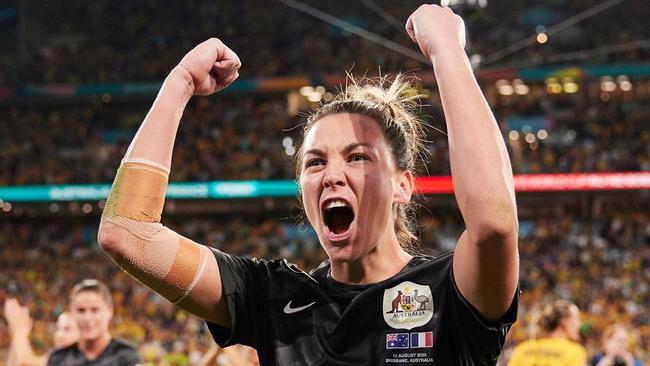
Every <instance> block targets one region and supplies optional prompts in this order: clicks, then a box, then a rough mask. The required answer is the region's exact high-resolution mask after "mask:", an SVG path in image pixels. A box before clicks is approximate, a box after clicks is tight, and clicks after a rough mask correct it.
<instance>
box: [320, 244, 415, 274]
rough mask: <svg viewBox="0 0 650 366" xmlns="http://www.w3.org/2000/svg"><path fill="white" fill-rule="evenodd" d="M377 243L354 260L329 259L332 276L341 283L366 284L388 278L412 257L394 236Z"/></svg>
mask: <svg viewBox="0 0 650 366" xmlns="http://www.w3.org/2000/svg"><path fill="white" fill-rule="evenodd" d="M391 239H393V240H388V241H385V242H383V243H381V242H380V244H377V245H376V246H375V247H374V248H373V249H372V250H371V251H370V252H369V253H366V254H365V255H363V256H362V257H361V258H359V259H357V260H354V261H334V260H332V261H331V266H332V273H331V275H332V278H333V279H334V280H336V281H338V282H341V283H348V284H358V285H361V284H368V283H375V282H380V281H383V280H385V279H388V278H390V277H392V276H394V275H396V274H397V273H399V271H401V270H402V268H404V266H405V265H406V264H407V263H408V262H409V261H410V260H411V258H413V256H411V255H410V254H408V253H407V252H406V251H405V250H404V249H403V248H402V247H401V246H400V245H399V242H398V241H397V237H395V236H394V233H393V238H391Z"/></svg>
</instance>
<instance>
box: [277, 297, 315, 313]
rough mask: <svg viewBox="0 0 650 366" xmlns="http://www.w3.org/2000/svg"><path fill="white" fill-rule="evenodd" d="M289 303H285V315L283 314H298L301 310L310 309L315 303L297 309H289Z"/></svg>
mask: <svg viewBox="0 0 650 366" xmlns="http://www.w3.org/2000/svg"><path fill="white" fill-rule="evenodd" d="M291 301H293V300H291ZM291 301H289V302H288V303H287V305H286V306H285V307H284V313H285V314H293V313H297V312H299V311H302V310H305V309H307V308H308V307H310V306H312V305H314V304H315V303H316V301H314V302H312V303H311V304H307V305H305V306H299V307H297V308H292V307H291Z"/></svg>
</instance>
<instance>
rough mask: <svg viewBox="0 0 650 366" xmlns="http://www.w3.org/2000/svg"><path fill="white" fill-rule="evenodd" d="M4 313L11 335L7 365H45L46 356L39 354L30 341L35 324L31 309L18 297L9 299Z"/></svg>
mask: <svg viewBox="0 0 650 366" xmlns="http://www.w3.org/2000/svg"><path fill="white" fill-rule="evenodd" d="M3 313H4V316H5V320H6V321H7V324H9V334H10V336H11V343H10V344H9V357H8V360H7V366H44V365H45V363H46V362H47V358H46V356H37V355H36V354H35V353H34V350H33V349H32V345H31V343H30V342H29V334H30V333H31V331H32V324H33V323H32V318H31V316H29V309H28V308H27V307H26V306H20V304H19V303H18V300H16V299H7V301H6V302H5V304H4V309H3Z"/></svg>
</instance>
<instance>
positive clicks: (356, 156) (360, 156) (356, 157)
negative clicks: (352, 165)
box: [348, 153, 370, 161]
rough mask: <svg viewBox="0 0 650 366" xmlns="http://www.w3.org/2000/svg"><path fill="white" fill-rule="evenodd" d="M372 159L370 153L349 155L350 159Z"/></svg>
mask: <svg viewBox="0 0 650 366" xmlns="http://www.w3.org/2000/svg"><path fill="white" fill-rule="evenodd" d="M365 160H370V158H369V157H368V155H366V154H362V153H354V154H352V155H350V157H348V161H365Z"/></svg>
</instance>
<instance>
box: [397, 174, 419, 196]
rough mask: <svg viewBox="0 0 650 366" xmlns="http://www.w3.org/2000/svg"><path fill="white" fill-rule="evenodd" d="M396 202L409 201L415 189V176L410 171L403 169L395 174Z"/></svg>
mask: <svg viewBox="0 0 650 366" xmlns="http://www.w3.org/2000/svg"><path fill="white" fill-rule="evenodd" d="M394 184H395V187H394V193H393V202H394V203H409V202H411V196H412V195H413V189H415V178H414V177H413V174H411V172H409V171H401V172H397V173H396V174H395V180H394Z"/></svg>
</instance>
